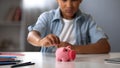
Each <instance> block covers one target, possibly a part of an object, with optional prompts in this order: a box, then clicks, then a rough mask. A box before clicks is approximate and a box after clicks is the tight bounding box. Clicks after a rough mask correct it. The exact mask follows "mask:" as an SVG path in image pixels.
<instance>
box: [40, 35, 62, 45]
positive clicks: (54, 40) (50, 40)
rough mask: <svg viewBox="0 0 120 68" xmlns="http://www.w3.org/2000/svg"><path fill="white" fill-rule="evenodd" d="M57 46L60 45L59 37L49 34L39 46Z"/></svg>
mask: <svg viewBox="0 0 120 68" xmlns="http://www.w3.org/2000/svg"><path fill="white" fill-rule="evenodd" d="M57 44H60V40H59V38H58V37H57V36H55V35H53V34H49V35H47V36H46V37H44V38H43V39H41V40H40V41H39V45H42V46H46V47H49V46H54V45H57Z"/></svg>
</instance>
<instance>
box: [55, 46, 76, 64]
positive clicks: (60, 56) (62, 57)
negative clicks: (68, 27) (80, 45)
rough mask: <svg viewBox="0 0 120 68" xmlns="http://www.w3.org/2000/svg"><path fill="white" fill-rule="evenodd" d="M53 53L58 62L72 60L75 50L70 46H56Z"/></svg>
mask: <svg viewBox="0 0 120 68" xmlns="http://www.w3.org/2000/svg"><path fill="white" fill-rule="evenodd" d="M55 55H56V60H57V61H60V62H68V61H73V60H74V59H75V58H76V52H75V51H74V50H72V49H71V47H70V46H67V47H61V48H58V49H57V50H56V52H55Z"/></svg>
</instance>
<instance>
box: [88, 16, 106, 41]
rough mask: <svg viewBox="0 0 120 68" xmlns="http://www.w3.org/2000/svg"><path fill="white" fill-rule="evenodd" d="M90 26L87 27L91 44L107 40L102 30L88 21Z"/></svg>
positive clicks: (92, 21)
mask: <svg viewBox="0 0 120 68" xmlns="http://www.w3.org/2000/svg"><path fill="white" fill-rule="evenodd" d="M89 21H90V26H89V29H90V30H89V33H90V37H91V43H96V42H97V41H99V40H100V39H102V38H108V36H107V35H106V34H105V33H104V31H103V30H102V28H101V27H100V26H98V25H97V24H96V22H95V21H94V20H93V19H92V17H91V18H90V19H89Z"/></svg>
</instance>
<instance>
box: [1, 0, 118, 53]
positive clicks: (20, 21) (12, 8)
mask: <svg viewBox="0 0 120 68" xmlns="http://www.w3.org/2000/svg"><path fill="white" fill-rule="evenodd" d="M57 7H58V5H57V3H56V0H0V52H2V51H3V52H4V51H7V52H8V51H9V52H10V51H12V52H14V51H39V49H40V48H38V47H34V46H32V45H30V44H29V43H28V42H27V40H26V38H27V34H28V30H27V27H28V26H29V25H31V24H34V23H35V22H36V20H37V18H38V16H39V15H40V14H41V13H42V12H44V11H48V10H51V9H56V8H57ZM119 7H120V0H83V2H82V4H81V5H80V9H81V11H82V12H85V13H87V14H91V15H92V16H93V18H94V20H95V21H96V23H97V24H99V26H101V27H102V29H103V30H104V31H105V33H107V35H108V37H109V42H110V44H111V48H112V49H111V51H112V52H120V43H119V39H120V36H119V35H120V30H119V29H120V8H119Z"/></svg>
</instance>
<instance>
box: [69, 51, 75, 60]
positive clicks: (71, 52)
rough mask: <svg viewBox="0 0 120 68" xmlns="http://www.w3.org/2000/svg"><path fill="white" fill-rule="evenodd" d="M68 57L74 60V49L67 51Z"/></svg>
mask: <svg viewBox="0 0 120 68" xmlns="http://www.w3.org/2000/svg"><path fill="white" fill-rule="evenodd" d="M69 57H70V59H71V60H74V59H75V58H76V52H75V51H74V50H71V51H70V52H69Z"/></svg>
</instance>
